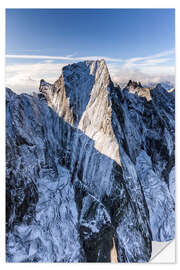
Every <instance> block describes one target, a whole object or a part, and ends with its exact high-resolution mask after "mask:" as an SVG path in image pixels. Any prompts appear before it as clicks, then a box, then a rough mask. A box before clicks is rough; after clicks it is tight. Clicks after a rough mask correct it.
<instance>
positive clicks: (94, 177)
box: [6, 60, 175, 262]
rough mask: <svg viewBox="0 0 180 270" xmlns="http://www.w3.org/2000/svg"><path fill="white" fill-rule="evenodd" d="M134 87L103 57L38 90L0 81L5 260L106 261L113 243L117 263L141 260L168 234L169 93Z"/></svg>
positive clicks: (171, 196) (171, 143) (170, 176)
mask: <svg viewBox="0 0 180 270" xmlns="http://www.w3.org/2000/svg"><path fill="white" fill-rule="evenodd" d="M132 88H135V89H136V88H137V91H136V90H135V91H132ZM139 89H141V90H139ZM139 91H146V90H143V87H142V85H141V84H140V83H136V84H135V83H134V82H130V83H129V84H128V85H127V87H126V88H125V89H123V90H121V89H120V88H119V87H118V86H116V87H115V86H114V84H113V82H112V81H111V78H110V75H109V72H108V69H107V66H106V63H105V62H104V60H101V61H85V62H81V63H77V64H73V65H68V66H66V67H64V68H63V70H62V74H61V76H60V78H59V79H58V80H57V81H56V82H55V83H54V84H49V83H47V82H45V81H44V80H41V84H40V94H39V95H35V96H30V95H27V94H21V95H16V94H15V93H13V92H12V91H11V90H10V89H7V97H6V108H7V113H6V124H7V127H6V133H7V136H6V140H7V142H6V146H7V148H6V149H7V150H6V153H7V155H6V157H7V158H6V159H7V166H6V169H7V172H6V179H7V180H6V181H7V182H6V192H7V197H6V198H7V204H6V205H7V215H6V217H7V245H6V249H7V253H6V256H7V261H9V262H109V261H110V256H111V255H110V254H111V249H112V247H113V243H115V246H116V252H117V260H118V261H119V262H147V261H149V259H150V257H151V249H152V247H151V242H152V240H154V241H169V240H171V239H173V238H174V205H175V200H174V190H175V187H174V185H175V177H174V98H173V94H172V93H168V92H167V91H166V90H165V89H163V88H162V87H161V86H157V87H156V88H155V89H152V90H150V89H149V90H148V91H149V92H148V93H149V95H150V99H149V98H147V97H146V96H145V97H144V96H142V95H141V94H139Z"/></svg>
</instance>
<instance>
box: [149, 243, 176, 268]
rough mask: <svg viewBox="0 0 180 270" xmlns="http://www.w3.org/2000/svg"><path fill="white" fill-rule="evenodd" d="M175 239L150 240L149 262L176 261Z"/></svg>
mask: <svg viewBox="0 0 180 270" xmlns="http://www.w3.org/2000/svg"><path fill="white" fill-rule="evenodd" d="M175 248H176V247H175V240H172V241H170V242H154V241H153V242H152V257H151V260H150V263H176V250H175Z"/></svg>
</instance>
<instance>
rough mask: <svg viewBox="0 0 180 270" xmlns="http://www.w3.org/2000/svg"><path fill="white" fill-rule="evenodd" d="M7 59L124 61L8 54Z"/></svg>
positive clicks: (104, 57)
mask: <svg viewBox="0 0 180 270" xmlns="http://www.w3.org/2000/svg"><path fill="white" fill-rule="evenodd" d="M6 58H16V59H52V60H65V61H85V60H97V59H104V60H106V61H111V62H122V61H123V60H122V59H117V58H111V57H106V56H85V57H72V56H71V55H70V56H50V55H28V54H7V55H6Z"/></svg>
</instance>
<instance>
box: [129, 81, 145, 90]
mask: <svg viewBox="0 0 180 270" xmlns="http://www.w3.org/2000/svg"><path fill="white" fill-rule="evenodd" d="M128 87H133V88H137V87H140V88H142V84H141V82H138V81H132V80H129V82H128V84H127V86H126V88H128Z"/></svg>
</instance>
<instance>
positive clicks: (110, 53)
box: [6, 9, 175, 90]
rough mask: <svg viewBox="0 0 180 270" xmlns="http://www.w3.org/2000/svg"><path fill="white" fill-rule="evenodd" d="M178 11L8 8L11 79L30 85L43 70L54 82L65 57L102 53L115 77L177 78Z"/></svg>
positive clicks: (76, 58) (73, 59) (8, 71)
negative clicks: (175, 73) (176, 16)
mask: <svg viewBox="0 0 180 270" xmlns="http://www.w3.org/2000/svg"><path fill="white" fill-rule="evenodd" d="M174 16H175V11H174V9H7V10H6V56H7V58H6V78H7V80H6V81H7V84H8V85H9V86H11V87H13V86H15V85H16V86H15V88H16V87H18V85H19V87H20V88H22V87H26V88H27V90H28V89H29V88H28V87H29V86H28V85H31V88H33V87H36V85H37V81H38V83H39V80H40V79H41V78H40V76H45V78H44V79H47V80H49V81H52V82H53V80H54V79H57V77H58V76H59V74H60V70H61V68H62V66H63V65H65V64H67V63H72V62H76V61H81V60H84V59H98V58H105V59H106V61H107V64H108V67H109V70H110V73H111V76H112V78H113V79H114V80H116V81H123V80H128V79H130V78H131V79H137V80H144V81H145V80H152V81H153V80H156V81H158V80H166V79H167V80H173V78H174V72H175V66H174V65H175V64H174V48H175V29H174V28H175V25H174ZM42 69H46V71H45V70H44V71H43V72H42ZM32 70H33V71H32ZM35 72H36V73H35ZM13 78H14V79H13ZM21 81H22V82H21ZM26 81H27V82H26ZM25 83H26V84H25ZM13 84H14V85H13ZM21 84H23V85H21Z"/></svg>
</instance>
